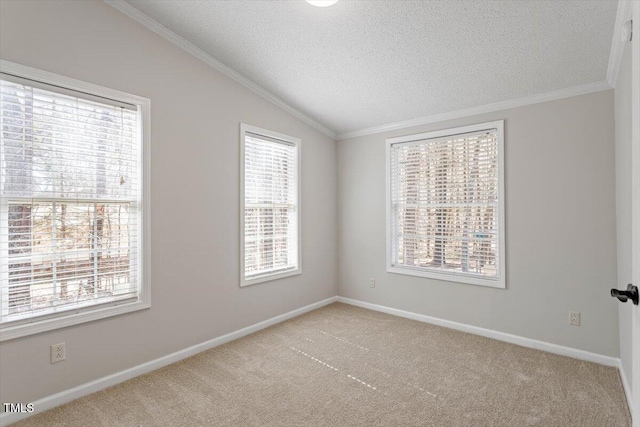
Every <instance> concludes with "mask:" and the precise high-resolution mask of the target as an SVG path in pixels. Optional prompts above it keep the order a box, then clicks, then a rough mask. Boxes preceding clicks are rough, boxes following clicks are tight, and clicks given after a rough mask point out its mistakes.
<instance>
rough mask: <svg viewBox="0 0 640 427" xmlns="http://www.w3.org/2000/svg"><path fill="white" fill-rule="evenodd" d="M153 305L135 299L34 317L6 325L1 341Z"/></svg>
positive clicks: (0, 334)
mask: <svg viewBox="0 0 640 427" xmlns="http://www.w3.org/2000/svg"><path fill="white" fill-rule="evenodd" d="M149 307H151V304H150V303H149V302H148V301H141V300H139V301H135V302H130V303H125V304H119V305H115V306H109V307H103V308H97V309H95V310H87V311H83V312H71V313H69V314H65V315H61V316H57V317H51V318H48V319H42V320H37V319H34V321H33V322H31V323H22V324H19V325H14V326H10V325H8V326H6V327H3V328H2V329H1V330H0V342H4V341H9V340H13V339H16V338H21V337H26V336H29V335H35V334H39V333H42V332H47V331H53V330H55V329H61V328H66V327H68V326H73V325H79V324H81V323H87V322H93V321H94V320H99V319H105V318H107V317H113V316H119V315H121V314H125V313H131V312H133V311H138V310H145V309H147V308H149Z"/></svg>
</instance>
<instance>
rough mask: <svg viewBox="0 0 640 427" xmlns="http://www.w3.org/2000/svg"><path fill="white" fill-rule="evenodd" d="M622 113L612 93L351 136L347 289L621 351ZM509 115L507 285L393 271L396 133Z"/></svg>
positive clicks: (343, 291) (344, 148) (344, 215)
mask: <svg viewBox="0 0 640 427" xmlns="http://www.w3.org/2000/svg"><path fill="white" fill-rule="evenodd" d="M613 111H614V110H613V91H612V90H608V91H603V92H597V93H593V94H589V95H583V96H578V97H573V98H568V99H562V100H557V101H550V102H545V103H541V104H536V105H531V106H526V107H520V108H516V109H511V110H505V111H500V112H494V113H489V114H483V115H478V116H474V117H468V118H464V119H457V120H451V121H446V122H442V123H437V124H430V125H425V126H419V127H415V128H411V129H403V130H399V131H390V132H386V133H383V134H377V135H370V136H364V137H358V138H353V139H349V140H345V141H340V142H339V143H338V174H339V179H338V182H339V190H338V197H339V201H338V208H339V234H338V235H339V242H338V247H339V250H338V252H339V254H340V260H339V264H338V265H339V274H338V278H339V293H340V295H341V296H344V297H347V298H354V299H358V300H361V301H366V302H370V303H374V304H380V305H385V306H389V307H393V308H397V309H402V310H407V311H411V312H415V313H420V314H426V315H430V316H435V317H439V318H443V319H448V320H453V321H456V322H462V323H466V324H469V325H475V326H479V327H484V328H489V329H494V330H497V331H502V332H507V333H512V334H516V335H520V336H523V337H529V338H533V339H538V340H543V341H547V342H550V343H555V344H560V345H564V346H569V347H574V348H578V349H583V350H587V351H591V352H595V353H600V354H604V355H609V356H617V355H618V352H619V348H618V307H617V304H616V303H615V301H613V300H612V299H611V297H610V296H609V288H611V286H612V285H613V284H614V283H615V277H616V224H615V220H616V216H615V215H616V214H615V187H614V184H615V173H614V120H613ZM498 119H504V120H505V159H506V173H505V183H506V257H507V258H506V261H507V265H506V268H507V289H506V290H501V289H492V288H485V287H479V286H473V285H465V284H459V283H454V282H444V281H438V280H433V279H425V278H418V277H410V276H404V275H398V274H390V273H386V271H385V145H384V144H385V138H389V137H393V136H399V135H408V134H412V133H418V132H425V131H430V130H436V129H446V128H451V127H456V126H462V125H467V124H473V123H481V122H486V121H491V120H498ZM369 277H375V278H376V280H377V283H376V287H375V288H374V289H371V288H369V284H368V278H369ZM570 310H571V311H579V312H581V313H582V326H580V327H575V326H569V324H568V313H569V311H570Z"/></svg>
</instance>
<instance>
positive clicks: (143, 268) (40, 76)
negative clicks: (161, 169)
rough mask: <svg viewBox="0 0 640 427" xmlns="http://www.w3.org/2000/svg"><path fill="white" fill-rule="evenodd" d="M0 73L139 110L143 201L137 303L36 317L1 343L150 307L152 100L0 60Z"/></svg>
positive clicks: (10, 330)
mask: <svg viewBox="0 0 640 427" xmlns="http://www.w3.org/2000/svg"><path fill="white" fill-rule="evenodd" d="M0 71H1V72H5V73H8V74H12V75H16V76H20V77H24V78H27V79H32V80H36V81H39V82H42V83H46V84H51V85H55V86H61V87H64V88H67V89H71V90H74V91H78V92H84V93H89V94H96V95H99V96H102V97H106V98H110V99H113V100H115V101H120V102H124V103H127V104H131V105H135V106H137V108H138V111H139V112H140V114H139V118H140V119H139V120H140V123H139V128H140V132H141V144H142V147H141V149H140V150H141V151H140V165H141V168H140V169H141V170H140V171H139V173H140V176H139V181H138V182H139V183H140V192H139V197H141V198H142V201H141V202H140V201H138V206H139V208H138V214H139V215H140V219H142V220H143V221H142V227H140V228H139V233H140V234H141V236H140V242H141V244H140V245H139V247H138V250H139V251H140V253H139V254H138V259H139V260H140V264H141V265H140V270H139V272H138V274H139V275H140V277H139V283H140V291H139V296H138V300H137V301H136V302H133V303H125V304H123V303H120V304H118V303H114V305H111V306H108V307H106V306H103V307H97V308H96V309H87V310H86V311H73V310H69V314H64V315H60V316H56V317H51V318H47V319H40V320H38V318H34V321H33V322H32V323H23V324H19V325H14V326H6V327H3V328H2V329H1V330H0V342H2V341H7V340H11V339H15V338H19V337H23V336H27V335H33V334H38V333H41V332H46V331H51V330H54V329H59V328H64V327H67V326H72V325H77V324H80V323H85V322H92V321H94V320H98V319H104V318H107V317H111V316H118V315H120V314H124V313H130V312H133V311H138V310H144V309H147V308H149V307H151V290H150V286H151V277H150V274H151V233H150V230H151V228H150V227H151V221H150V219H151V217H150V215H151V209H150V206H151V199H150V198H151V187H150V186H151V155H150V150H151V101H150V100H149V99H148V98H143V97H141V96H137V95H132V94H130V93H126V92H121V91H119V90H115V89H110V88H107V87H104V86H100V85H96V84H93V83H89V82H85V81H82V80H77V79H73V78H70V77H66V76H61V75H59V74H55V73H50V72H48V71H43V70H39V69H36V68H32V67H28V66H26V65H21V64H17V63H13V62H9V61H5V60H1V59H0Z"/></svg>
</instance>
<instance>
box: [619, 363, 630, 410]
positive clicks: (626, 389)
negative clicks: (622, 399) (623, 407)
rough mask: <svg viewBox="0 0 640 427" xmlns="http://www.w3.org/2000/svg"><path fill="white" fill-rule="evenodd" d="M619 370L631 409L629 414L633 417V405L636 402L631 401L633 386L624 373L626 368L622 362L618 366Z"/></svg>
mask: <svg viewBox="0 0 640 427" xmlns="http://www.w3.org/2000/svg"><path fill="white" fill-rule="evenodd" d="M618 370H619V372H620V379H621V380H622V388H623V389H624V394H625V396H626V397H627V406H628V407H629V413H630V414H631V416H632V417H633V415H634V412H633V404H634V402H633V401H632V399H631V384H629V378H628V377H627V373H626V372H625V371H624V366H622V362H620V365H619V366H618Z"/></svg>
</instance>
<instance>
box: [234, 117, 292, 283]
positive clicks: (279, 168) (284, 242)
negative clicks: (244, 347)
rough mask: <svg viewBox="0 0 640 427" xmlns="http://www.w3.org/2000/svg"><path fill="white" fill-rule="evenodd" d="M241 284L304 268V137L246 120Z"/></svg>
mask: <svg viewBox="0 0 640 427" xmlns="http://www.w3.org/2000/svg"><path fill="white" fill-rule="evenodd" d="M241 135H242V138H241V147H242V227H241V230H242V239H241V240H242V243H241V244H242V256H241V259H242V268H241V286H245V285H252V284H255V283H260V282H265V281H268V280H274V279H278V278H282V277H287V276H291V275H294V274H300V273H301V267H300V208H299V194H300V178H299V173H300V172H299V164H300V140H299V139H297V138H293V137H290V136H286V135H282V134H278V133H275V132H271V131H267V130H264V129H259V128H256V127H253V126H249V125H245V124H243V125H242V126H241Z"/></svg>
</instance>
